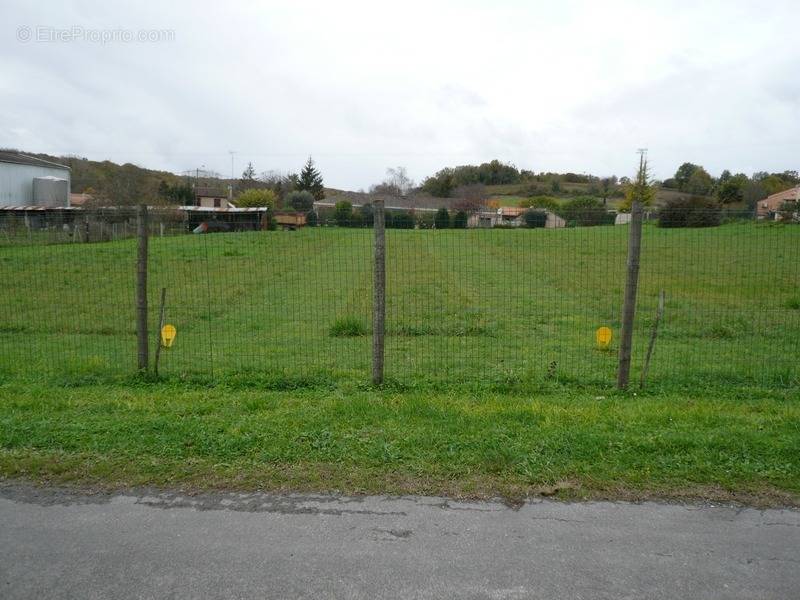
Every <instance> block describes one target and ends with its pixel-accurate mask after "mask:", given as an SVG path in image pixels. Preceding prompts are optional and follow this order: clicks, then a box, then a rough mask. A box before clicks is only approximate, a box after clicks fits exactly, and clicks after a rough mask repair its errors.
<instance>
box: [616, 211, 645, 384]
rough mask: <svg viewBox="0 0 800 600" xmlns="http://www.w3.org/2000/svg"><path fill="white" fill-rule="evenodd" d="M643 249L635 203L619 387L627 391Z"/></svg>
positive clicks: (621, 342)
mask: <svg viewBox="0 0 800 600" xmlns="http://www.w3.org/2000/svg"><path fill="white" fill-rule="evenodd" d="M641 249H642V205H641V204H640V203H639V202H634V203H633V206H632V208H631V228H630V231H629V232H628V265H627V277H626V280H625V297H624V300H623V303H622V333H621V335H620V344H619V368H618V370H617V387H618V388H619V389H621V390H622V389H625V388H626V387H628V381H629V379H630V374H631V350H632V347H633V324H634V315H635V312H636V291H637V288H638V286H639V255H640V253H641Z"/></svg>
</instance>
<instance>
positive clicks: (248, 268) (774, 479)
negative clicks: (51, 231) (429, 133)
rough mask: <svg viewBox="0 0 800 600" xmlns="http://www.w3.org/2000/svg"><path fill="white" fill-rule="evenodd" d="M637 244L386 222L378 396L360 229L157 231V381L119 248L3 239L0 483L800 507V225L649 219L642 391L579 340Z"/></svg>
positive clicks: (613, 321) (130, 266)
mask: <svg viewBox="0 0 800 600" xmlns="http://www.w3.org/2000/svg"><path fill="white" fill-rule="evenodd" d="M626 236H627V228H626V227H596V228H583V229H569V230H547V231H545V230H520V231H509V230H492V231H399V230H391V231H389V232H387V241H388V257H387V271H388V276H389V285H388V321H387V324H388V336H387V357H386V359H387V374H388V384H387V385H386V386H385V387H384V388H383V389H373V388H371V386H369V385H368V383H367V382H368V378H369V360H370V353H369V350H370V341H371V340H370V335H369V329H370V320H369V314H370V309H371V282H372V279H371V278H372V275H371V263H370V259H371V231H369V230H342V229H333V228H331V229H327V228H324V229H317V230H306V231H300V232H274V233H240V234H225V235H208V236H181V237H171V238H170V237H166V238H153V239H152V240H151V261H150V290H151V298H150V308H151V324H152V325H153V326H155V323H156V322H157V297H158V293H159V289H160V287H161V286H166V287H167V290H168V292H167V294H168V295H167V298H168V301H167V321H169V322H170V323H174V324H175V326H176V327H177V329H178V338H177V340H176V342H175V346H174V347H173V348H171V349H169V350H166V351H164V353H163V360H162V365H161V373H162V376H163V378H162V380H155V379H153V378H152V377H150V378H141V377H138V376H136V375H134V366H135V333H134V326H133V323H134V306H133V281H134V266H135V260H134V251H135V246H134V243H133V242H132V241H120V242H113V243H104V244H86V245H81V244H62V245H51V246H42V245H28V246H6V247H2V248H0V276H2V277H3V280H4V282H5V284H6V287H5V289H6V292H5V293H4V294H3V295H2V296H0V314H2V321H1V322H0V323H1V325H0V358H2V362H1V363H0V365H1V366H0V477H11V478H23V479H28V480H33V481H38V482H49V483H54V482H55V483H69V484H77V485H81V486H92V487H101V488H119V487H124V486H131V485H156V486H168V487H175V486H179V487H182V488H186V489H201V488H203V489H206V488H227V489H241V490H250V489H262V490H314V491H330V490H340V491H343V492H346V493H367V492H374V493H427V494H444V495H455V496H474V497H485V496H494V495H503V496H505V497H508V498H511V499H520V498H523V497H526V496H529V495H531V494H539V493H544V494H554V495H556V496H559V497H564V498H576V497H577V498H601V497H608V498H627V499H641V498H648V497H660V498H661V497H667V498H694V497H702V498H707V499H714V500H721V501H730V500H734V501H741V502H744V503H748V504H755V505H800V426H799V425H798V423H800V418H799V417H800V412H799V411H800V405H799V404H798V387H797V386H798V380H797V356H798V343H800V292H798V289H800V279H799V278H798V262H797V260H796V256H797V249H798V248H800V243H799V242H800V228H797V227H783V226H769V225H754V224H732V225H726V226H723V227H719V228H715V229H711V230H661V229H657V228H655V227H653V226H650V225H648V226H646V228H645V236H644V251H643V257H642V271H641V288H640V305H639V314H640V317H639V322H638V323H639V324H638V328H637V332H636V336H635V343H636V346H635V357H634V377H636V376H637V374H638V371H639V369H640V368H641V364H642V354H643V352H644V347H645V341H646V339H647V336H648V334H649V327H650V323H651V321H652V317H653V313H654V309H655V301H656V297H657V294H658V291H659V290H660V289H665V290H666V291H667V294H668V302H667V310H666V313H665V318H664V321H663V326H662V329H661V333H660V337H659V340H658V344H657V347H656V352H655V355H654V361H653V365H652V367H651V377H650V381H651V385H649V386H648V389H647V390H646V391H644V392H641V391H638V390H636V392H634V391H633V390H632V391H630V392H617V391H615V390H614V389H613V381H614V370H615V367H616V350H617V348H616V342H615V343H614V344H613V345H612V348H611V349H610V350H609V351H600V350H597V349H596V348H595V347H594V331H595V329H596V327H598V326H600V325H610V326H611V327H612V328H613V329H614V332H615V334H618V328H619V322H618V315H619V312H620V310H619V308H620V302H621V296H622V285H623V278H624V264H625V256H626V240H627V237H626ZM348 333H356V334H358V335H355V336H352V337H349V336H347V335H341V334H348ZM634 389H635V388H634Z"/></svg>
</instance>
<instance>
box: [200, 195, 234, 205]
mask: <svg viewBox="0 0 800 600" xmlns="http://www.w3.org/2000/svg"><path fill="white" fill-rule="evenodd" d="M215 201H216V202H215ZM197 206H203V207H205V208H228V199H227V198H222V197H221V196H217V197H213V196H198V197H197Z"/></svg>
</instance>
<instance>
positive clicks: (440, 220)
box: [433, 207, 450, 229]
mask: <svg viewBox="0 0 800 600" xmlns="http://www.w3.org/2000/svg"><path fill="white" fill-rule="evenodd" d="M433 224H434V225H435V226H436V229H447V228H448V227H450V213H449V212H448V211H447V209H446V208H444V207H442V208H440V209H439V210H437V211H436V217H435V218H434V220H433Z"/></svg>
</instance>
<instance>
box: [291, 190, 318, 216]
mask: <svg viewBox="0 0 800 600" xmlns="http://www.w3.org/2000/svg"><path fill="white" fill-rule="evenodd" d="M284 206H291V207H292V208H293V209H294V210H297V211H300V212H306V213H307V212H308V211H310V210H312V209H313V208H314V195H313V194H312V193H311V192H308V191H306V190H300V191H294V192H289V193H288V194H286V198H285V200H284Z"/></svg>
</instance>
